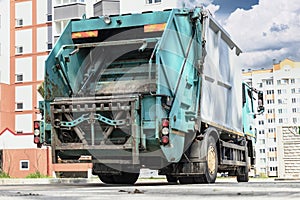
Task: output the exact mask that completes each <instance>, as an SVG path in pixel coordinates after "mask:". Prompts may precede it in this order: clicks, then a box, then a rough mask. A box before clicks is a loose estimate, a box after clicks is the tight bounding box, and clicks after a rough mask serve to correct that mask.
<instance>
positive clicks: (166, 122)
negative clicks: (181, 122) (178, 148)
mask: <svg viewBox="0 0 300 200" xmlns="http://www.w3.org/2000/svg"><path fill="white" fill-rule="evenodd" d="M162 126H163V127H169V120H167V119H164V120H163V121H162Z"/></svg>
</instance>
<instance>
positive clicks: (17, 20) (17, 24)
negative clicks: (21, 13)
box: [16, 18, 23, 27]
mask: <svg viewBox="0 0 300 200" xmlns="http://www.w3.org/2000/svg"><path fill="white" fill-rule="evenodd" d="M20 26H23V19H21V18H20V19H16V27H20Z"/></svg>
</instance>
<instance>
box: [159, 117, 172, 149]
mask: <svg viewBox="0 0 300 200" xmlns="http://www.w3.org/2000/svg"><path fill="white" fill-rule="evenodd" d="M169 132H170V129H169V120H168V119H163V120H162V129H161V143H162V144H163V145H167V144H169Z"/></svg>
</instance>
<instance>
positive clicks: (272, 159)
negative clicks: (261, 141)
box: [269, 157, 277, 161]
mask: <svg viewBox="0 0 300 200" xmlns="http://www.w3.org/2000/svg"><path fill="white" fill-rule="evenodd" d="M269 160H270V161H277V158H276V157H270V158H269Z"/></svg>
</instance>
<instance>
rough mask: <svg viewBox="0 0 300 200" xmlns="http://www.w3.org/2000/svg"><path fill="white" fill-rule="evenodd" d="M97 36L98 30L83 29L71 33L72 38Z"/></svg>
mask: <svg viewBox="0 0 300 200" xmlns="http://www.w3.org/2000/svg"><path fill="white" fill-rule="evenodd" d="M91 37H98V31H84V32H75V33H72V39H78V38H91Z"/></svg>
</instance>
